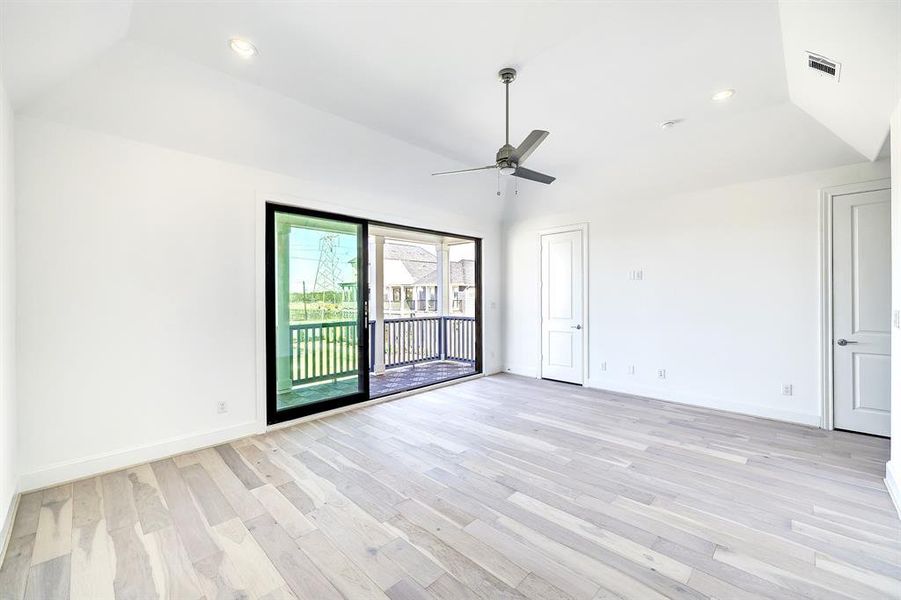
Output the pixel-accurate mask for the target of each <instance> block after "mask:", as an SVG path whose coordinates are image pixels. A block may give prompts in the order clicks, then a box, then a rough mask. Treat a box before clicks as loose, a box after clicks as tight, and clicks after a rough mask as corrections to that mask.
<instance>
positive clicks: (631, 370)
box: [628, 365, 635, 375]
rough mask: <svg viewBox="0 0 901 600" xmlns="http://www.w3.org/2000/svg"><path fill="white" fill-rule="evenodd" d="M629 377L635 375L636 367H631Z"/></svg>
mask: <svg viewBox="0 0 901 600" xmlns="http://www.w3.org/2000/svg"><path fill="white" fill-rule="evenodd" d="M628 372H629V375H635V365H629V370H628Z"/></svg>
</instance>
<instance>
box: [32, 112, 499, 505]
mask: <svg viewBox="0 0 901 600" xmlns="http://www.w3.org/2000/svg"><path fill="white" fill-rule="evenodd" d="M16 127H17V130H16V149H17V155H16V160H17V163H16V166H17V182H18V185H17V199H18V202H19V219H18V232H19V235H18V259H19V263H18V298H19V371H18V373H19V398H20V418H19V424H20V446H19V447H20V460H21V465H22V470H23V477H22V486H23V488H31V487H35V486H40V485H46V484H48V483H53V482H56V481H61V480H65V479H70V478H72V477H76V476H79V475H83V474H87V473H93V472H98V471H101V470H105V469H111V468H115V467H119V466H122V465H125V464H130V463H133V462H136V461H140V460H145V459H148V458H152V457H156V456H162V455H165V454H168V453H170V452H175V451H178V450H183V449H187V448H191V447H196V446H198V445H201V444H210V443H213V442H216V441H220V440H222V439H226V438H230V437H235V436H238V435H242V434H245V433H248V432H251V431H257V430H259V429H260V428H261V427H262V423H263V418H264V411H263V406H262V404H261V402H262V395H261V389H262V388H261V386H262V385H263V382H262V379H261V376H262V366H263V363H262V358H263V354H262V348H261V347H260V343H261V341H262V340H261V338H260V334H261V333H262V329H261V327H260V325H261V315H262V295H261V292H262V285H261V277H262V271H261V267H262V258H261V254H260V253H261V252H262V247H261V242H262V240H261V235H260V234H261V225H262V221H261V220H260V219H261V215H262V212H261V206H262V205H261V198H262V197H263V196H264V195H267V194H275V195H278V196H279V197H282V198H284V199H286V200H292V199H293V201H296V202H297V203H299V204H303V205H306V206H311V207H314V208H330V209H332V210H335V211H338V212H347V213H351V214H360V215H365V216H370V217H375V218H377V219H383V220H387V221H393V222H398V223H402V224H412V225H420V226H426V227H428V226H431V227H440V228H441V229H444V230H448V231H451V232H455V231H456V232H460V233H468V234H474V235H478V236H482V237H484V238H485V241H484V249H483V253H484V269H485V271H484V273H485V277H484V280H485V327H484V330H485V359H486V360H485V370H486V371H487V372H491V371H496V370H498V369H499V368H500V353H499V342H500V337H501V336H500V326H501V323H500V318H499V316H498V310H497V309H496V308H494V309H492V308H491V305H492V303H497V302H499V300H500V294H501V282H500V267H501V264H500V262H501V261H500V256H501V247H500V226H499V223H498V222H497V221H496V220H492V219H488V218H485V217H484V216H480V215H472V216H470V215H469V214H467V213H466V212H465V211H460V210H455V208H456V207H455V206H454V205H453V204H452V203H451V202H450V198H444V207H443V208H442V198H441V197H440V194H439V193H438V192H435V195H436V197H433V198H419V197H417V196H416V195H414V194H410V193H404V191H403V189H404V188H403V187H401V186H402V184H404V182H403V181H400V180H397V179H395V180H394V181H393V182H392V183H393V186H394V187H390V188H387V186H378V185H375V186H373V185H368V184H369V183H370V181H373V180H372V179H371V178H368V177H366V176H365V172H363V173H359V172H358V173H357V176H356V177H348V178H346V181H342V180H341V179H340V178H330V179H329V180H328V181H329V184H325V183H323V180H322V179H316V178H315V171H313V172H311V178H309V179H305V180H301V179H297V178H293V177H289V176H285V175H279V174H276V173H273V172H271V171H264V170H262V169H258V168H254V167H249V166H241V165H238V164H234V163H230V162H224V161H220V160H216V159H211V158H205V157H201V156H198V155H195V154H188V153H185V152H181V151H177V150H171V149H166V148H162V147H160V146H156V145H149V144H145V143H141V142H134V141H129V140H126V139H123V138H121V137H118V136H111V135H107V134H102V133H97V132H91V131H87V130H85V129H81V128H76V127H71V126H67V125H61V124H56V123H52V122H49V121H46V120H43V119H35V118H27V117H20V118H19V119H18V120H17V123H16ZM360 130H362V128H360ZM362 131H365V130H362ZM358 133H359V132H358ZM360 135H363V134H362V133H360ZM338 141H340V140H338ZM367 141H368V140H367ZM368 142H369V143H372V142H371V141H368ZM362 168H363V169H365V165H364V166H363V167H362ZM351 175H352V174H351ZM386 188H387V189H386ZM436 189H440V188H436ZM445 189H448V190H453V189H454V188H445ZM488 193H490V195H491V196H492V200H493V201H497V200H496V198H494V191H493V190H491V189H490V188H489V190H488ZM451 196H452V194H451ZM467 199H468V200H473V198H472V197H468V198H467ZM219 400H225V401H226V402H227V403H228V405H229V412H228V413H227V414H224V415H219V414H217V413H216V406H215V404H216V402H217V401H219Z"/></svg>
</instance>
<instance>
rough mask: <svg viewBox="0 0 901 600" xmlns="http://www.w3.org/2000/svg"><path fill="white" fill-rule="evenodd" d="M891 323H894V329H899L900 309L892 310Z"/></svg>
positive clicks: (900, 321) (900, 326)
mask: <svg viewBox="0 0 901 600" xmlns="http://www.w3.org/2000/svg"><path fill="white" fill-rule="evenodd" d="M892 325H894V327H895V329H901V310H898V309H897V308H896V309H895V310H894V311H892Z"/></svg>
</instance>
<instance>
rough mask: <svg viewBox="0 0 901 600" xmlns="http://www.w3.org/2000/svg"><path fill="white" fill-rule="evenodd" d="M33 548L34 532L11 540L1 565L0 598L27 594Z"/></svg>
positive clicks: (17, 599) (13, 598)
mask: <svg viewBox="0 0 901 600" xmlns="http://www.w3.org/2000/svg"><path fill="white" fill-rule="evenodd" d="M38 498H40V496H38ZM33 550H34V534H33V533H31V534H28V535H19V536H16V537H14V538H11V539H10V540H9V545H8V546H7V548H6V556H5V557H4V559H3V565H2V566H0V600H22V598H23V597H24V596H25V585H26V583H27V582H28V571H29V569H30V568H31V553H32V551H33Z"/></svg>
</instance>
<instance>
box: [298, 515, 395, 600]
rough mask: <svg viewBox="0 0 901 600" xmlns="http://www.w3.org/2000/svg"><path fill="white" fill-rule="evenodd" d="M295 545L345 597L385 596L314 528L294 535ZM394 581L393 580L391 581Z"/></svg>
mask: <svg viewBox="0 0 901 600" xmlns="http://www.w3.org/2000/svg"><path fill="white" fill-rule="evenodd" d="M296 542H297V545H298V546H300V549H301V550H303V551H304V552H305V553H306V555H307V557H309V559H310V560H311V561H312V562H313V564H314V565H316V567H318V568H319V571H321V572H322V574H323V575H325V577H326V578H327V579H328V580H329V581H330V582H331V583H332V585H334V586H335V588H336V589H337V590H338V591H339V592H340V593H341V594H343V595H344V597H345V598H360V599H369V600H385V599H386V598H387V596H385V593H384V592H383V591H382V589H381V588H380V587H379V586H378V584H376V583H375V582H374V581H373V580H371V579H370V578H369V577H367V576H366V573H364V572H363V571H362V570H361V569H360V568H359V567H357V566H356V565H355V564H354V563H353V562H352V561H351V560H350V559H349V558H347V556H345V555H344V554H343V553H342V552H341V551H340V550H338V549H337V548H336V547H335V546H334V545H332V543H331V542H330V541H329V539H328V538H327V537H325V534H323V533H322V532H321V531H319V530H318V529H315V530H313V531H310V532H309V533H306V534H305V535H303V536H301V537H299V538H297V540H296ZM395 585H396V584H395Z"/></svg>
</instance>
